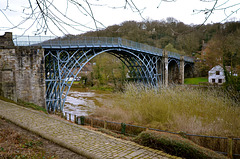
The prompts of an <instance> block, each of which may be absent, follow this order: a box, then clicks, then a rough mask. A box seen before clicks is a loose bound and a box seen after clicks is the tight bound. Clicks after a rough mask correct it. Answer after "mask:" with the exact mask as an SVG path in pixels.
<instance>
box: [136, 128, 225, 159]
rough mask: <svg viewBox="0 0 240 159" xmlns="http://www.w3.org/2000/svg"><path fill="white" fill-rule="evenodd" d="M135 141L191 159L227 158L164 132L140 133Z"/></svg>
mask: <svg viewBox="0 0 240 159" xmlns="http://www.w3.org/2000/svg"><path fill="white" fill-rule="evenodd" d="M134 141H135V142H137V143H139V144H141V145H144V146H148V147H151V148H154V149H158V150H161V151H164V152H166V153H169V154H171V155H175V156H179V157H184V158H189V159H193V158H198V159H205V158H226V157H225V156H223V155H220V154H218V153H216V152H214V151H212V150H209V149H206V148H203V147H201V146H199V145H197V144H195V143H193V142H192V141H190V140H188V139H185V138H182V137H181V136H179V135H174V134H169V133H164V132H156V131H150V130H148V131H144V132H142V133H140V134H139V135H138V136H137V137H136V138H135V139H134Z"/></svg>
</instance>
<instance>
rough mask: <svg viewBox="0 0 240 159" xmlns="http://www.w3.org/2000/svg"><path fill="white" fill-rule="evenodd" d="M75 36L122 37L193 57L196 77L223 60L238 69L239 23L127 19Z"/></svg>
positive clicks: (172, 19) (239, 47)
mask: <svg viewBox="0 0 240 159" xmlns="http://www.w3.org/2000/svg"><path fill="white" fill-rule="evenodd" d="M77 36H95V37H96V36H97V37H121V38H125V39H128V40H133V41H136V42H140V43H144V44H148V45H151V46H155V47H158V48H162V49H166V50H168V51H172V52H178V53H180V54H184V55H187V56H193V57H195V59H196V60H197V61H198V62H199V63H198V64H197V68H198V75H199V76H206V75H207V74H206V73H207V71H208V70H209V69H210V68H211V67H213V66H215V65H216V64H223V60H224V64H225V65H226V66H233V67H234V68H238V70H239V69H240V68H239V65H240V22H226V23H215V24H207V25H186V24H184V23H182V22H180V21H178V20H176V19H174V18H167V19H166V20H161V21H151V20H148V21H144V22H136V21H126V22H123V23H121V24H119V25H113V26H109V27H107V28H106V29H104V30H99V31H93V32H87V33H85V34H81V35H77Z"/></svg>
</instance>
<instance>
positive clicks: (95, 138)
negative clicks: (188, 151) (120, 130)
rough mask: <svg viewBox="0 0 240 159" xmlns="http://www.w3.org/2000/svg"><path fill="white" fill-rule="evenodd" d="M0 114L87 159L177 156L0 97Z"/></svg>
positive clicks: (165, 158)
mask: <svg viewBox="0 0 240 159" xmlns="http://www.w3.org/2000/svg"><path fill="white" fill-rule="evenodd" d="M0 117H2V118H5V119H7V120H10V121H11V122H13V123H15V124H16V125H18V126H20V127H23V128H25V129H27V130H29V131H32V132H34V133H36V134H38V135H40V136H42V137H44V138H46V139H48V140H51V141H53V142H55V143H57V144H59V145H61V146H63V147H66V148H68V149H70V150H72V151H74V152H76V153H79V154H81V155H83V156H86V157H88V158H103V159H107V158H114V159H118V158H121V159H122V158H123V159H124V158H127V159H130V158H134V159H137V158H141V159H142V158H151V159H155V158H156V159H157V158H163V159H167V158H177V157H174V156H170V155H168V154H166V153H164V152H162V151H158V150H153V149H150V148H147V147H143V146H141V145H138V144H136V143H133V142H130V141H125V140H121V139H117V138H114V137H111V136H109V135H106V134H103V133H100V132H96V131H92V130H89V129H86V128H84V127H82V126H79V125H76V124H73V123H70V122H68V121H62V120H59V119H56V118H53V117H51V116H50V115H47V114H44V113H41V112H38V111H34V110H31V109H27V108H23V107H20V106H18V105H16V104H12V103H8V102H5V101H2V100H0Z"/></svg>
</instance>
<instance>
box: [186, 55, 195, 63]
mask: <svg viewBox="0 0 240 159" xmlns="http://www.w3.org/2000/svg"><path fill="white" fill-rule="evenodd" d="M184 61H186V62H194V58H193V57H189V56H184Z"/></svg>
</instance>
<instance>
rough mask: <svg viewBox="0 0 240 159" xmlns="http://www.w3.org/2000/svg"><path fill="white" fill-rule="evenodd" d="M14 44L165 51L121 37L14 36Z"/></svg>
mask: <svg viewBox="0 0 240 159" xmlns="http://www.w3.org/2000/svg"><path fill="white" fill-rule="evenodd" d="M13 42H14V44H15V45H16V46H31V45H36V46H45V47H52V48H54V47H61V48H63V47H65V48H68V47H69V48H74V47H123V48H131V49H134V50H137V51H145V52H147V53H151V54H157V55H159V56H162V55H163V50H162V49H160V48H156V47H153V46H150V45H147V44H142V43H138V42H134V41H131V40H127V39H122V38H119V37H79V36H66V37H55V36H17V35H13ZM168 56H169V57H172V58H176V59H180V55H179V54H177V53H173V52H168ZM184 60H185V61H187V62H194V60H193V58H191V57H187V56H185V57H184Z"/></svg>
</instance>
